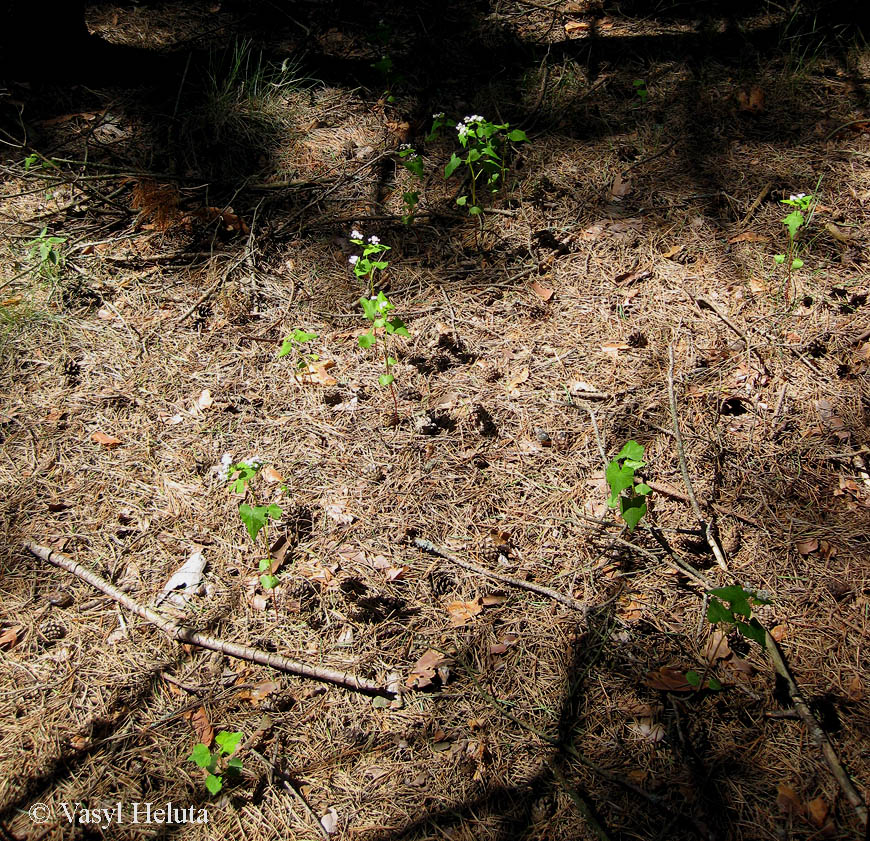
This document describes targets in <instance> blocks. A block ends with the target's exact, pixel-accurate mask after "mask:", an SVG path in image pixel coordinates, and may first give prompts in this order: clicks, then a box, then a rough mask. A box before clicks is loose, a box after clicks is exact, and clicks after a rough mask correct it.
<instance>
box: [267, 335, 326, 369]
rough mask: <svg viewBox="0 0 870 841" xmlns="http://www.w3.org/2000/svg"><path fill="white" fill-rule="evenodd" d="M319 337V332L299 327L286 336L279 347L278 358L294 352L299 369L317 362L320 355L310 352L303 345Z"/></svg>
mask: <svg viewBox="0 0 870 841" xmlns="http://www.w3.org/2000/svg"><path fill="white" fill-rule="evenodd" d="M316 338H317V333H308V332H306V331H305V330H300V329H299V328H298V327H297V328H296V329H295V330H294V331H293V332H292V333H291V334H290V335H289V336H286V337H285V338H284V341H283V342H282V343H281V347H280V348H279V349H278V353H277V356H278V359H283V358H284V357H285V356H290V355H291V354H292V356H293V359H294V361H295V363H296V368H297V370H301V369H303V368H307V367H308V366H309V365H311V364H312V363H314V362H317V360H318V359H320V357H319V356H318V355H317V354H316V353H309V352H307V351H305V350H304V349H303V347H302V346H303V345H304V344H307V343H308V342H313V341H314V340H315V339H316Z"/></svg>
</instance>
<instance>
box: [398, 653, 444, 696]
mask: <svg viewBox="0 0 870 841" xmlns="http://www.w3.org/2000/svg"><path fill="white" fill-rule="evenodd" d="M452 662H453V661H452V660H451V659H450V658H449V657H445V656H444V655H443V654H442V653H441V652H440V651H435V649H434V648H429V649H427V650H426V651H425V652H424V654H423V656H422V657H420V659H419V660H418V661H417V662H416V663H414V665H413V666H412V667H411V673H410V675H408V679H407V680H406V681H405V686H407V687H409V688H410V689H426V688H428V687H430V686H432V685H433V684H434V683H435V682H436V681H441V682H443V678H442V673H443V671H446V667H447V666H448V665H450V664H451V663H452Z"/></svg>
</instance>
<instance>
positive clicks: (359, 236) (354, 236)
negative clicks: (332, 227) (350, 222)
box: [350, 228, 362, 239]
mask: <svg viewBox="0 0 870 841" xmlns="http://www.w3.org/2000/svg"><path fill="white" fill-rule="evenodd" d="M350 238H351V239H362V234H361V233H360V232H359V231H358V230H357V229H356V228H354V229H353V230H352V231H351V232H350Z"/></svg>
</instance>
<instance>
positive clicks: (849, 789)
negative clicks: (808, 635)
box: [764, 631, 867, 826]
mask: <svg viewBox="0 0 870 841" xmlns="http://www.w3.org/2000/svg"><path fill="white" fill-rule="evenodd" d="M764 647H765V649H766V651H767V653H768V655H769V656H770V659H771V660H772V661H773V665H774V668H775V669H776V673H777V674H778V675H779V676H780V677H781V678H782V679H783V680H784V681H785V683H786V685H787V686H788V694H789V696H790V697H791V700H792V703H793V704H794V708H795V711H796V712H797V714H798V716H799V717H800V720H801V721H802V722H803V724H804V727H806V728H807V731H808V732H809V734H810V736H811V738H812V740H813V741H814V742H815V743H816V746H817V747H818V748H819V750H821V752H822V755H823V756H824V757H825V762H827V763H828V768H830V769H831V773H832V774H833V775H834V779H835V780H836V781H837V783H838V784H839V786H840V788H841V789H842V790H843V794H845V795H846V799H847V800H848V801H849V803H851V804H852V808H853V809H854V810H855V813H856V814H857V815H858V820H860V821H861V823H862V824H864V826H867V806H866V804H865V803H864V798H863V797H861V795H860V794H859V793H858V790H857V789H856V788H855V785H854V783H853V782H852V778H851V777H850V776H849V774H848V772H847V771H846V769H845V768H844V767H843V765H842V763H841V762H840V760H839V758H838V757H837V752H836V751H835V750H834V746H833V745H832V744H831V740H830V739H829V738H828V734H827V733H825V731H824V730H822V728H821V725H820V724H819V722H818V721H817V720H816V717H815V716H814V715H813V714H812V712H811V710H810V708H809V706H808V705H807V702H806V699H805V698H804V696H803V693H802V692H801V690H800V687H799V686H798V685H797V681H795V679H794V676H793V675H792V673H791V669H789V667H788V663H786V661H785V657H783V654H782V652H781V651H780V650H779V646H778V645H777V644H776V640H775V639H774V638H773V637H772V636H771V635H770V632H769V631H765V632H764Z"/></svg>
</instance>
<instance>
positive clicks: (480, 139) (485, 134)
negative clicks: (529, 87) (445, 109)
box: [429, 114, 528, 216]
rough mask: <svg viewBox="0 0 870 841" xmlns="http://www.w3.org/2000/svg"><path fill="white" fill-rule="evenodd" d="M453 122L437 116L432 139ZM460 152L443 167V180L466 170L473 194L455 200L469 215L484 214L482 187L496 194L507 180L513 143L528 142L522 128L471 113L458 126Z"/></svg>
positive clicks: (451, 157)
mask: <svg viewBox="0 0 870 841" xmlns="http://www.w3.org/2000/svg"><path fill="white" fill-rule="evenodd" d="M449 124H450V121H449V120H447V119H446V117H445V116H444V115H443V114H438V115H435V118H434V122H433V123H432V131H431V132H430V134H429V138H430V139H431V138H434V137H437V136H438V134H439V133H440V131H441V129H442V128H444V127H445V126H448V125H449ZM456 134H457V140H458V141H459V145H460V146H461V147H462V151H461V153H458V154H457V153H456V152H453V154H452V155H451V156H450V160H449V161H448V162H447V165H446V166H445V167H444V177H445V178H450V176H451V175H453V174H454V173H455V172H456V170H458V169H459V168H460V167H465V169H466V174H467V177H468V180H469V184H470V186H469V192H470V195H461V196H459V198H457V199H456V204H457V205H459V206H460V207H467V208H468V213H469V215H470V216H478V215H480V214H481V213H483V208H482V207H481V206H480V201H479V199H480V191H481V188H485V189H487V190H488V191H489V192H490V193H492V194H495V193H497V192H498V191H499V190H500V189H501V187H502V185H503V184H504V180H505V173H506V171H507V158H508V156H509V153H510V150H511V148H512V144H515V143H524V142H526V141H527V140H528V137H526V133H525V132H524V131H521V130H520V129H513V130H512V129H511V127H510V124H509V123H492V122H490V121H489V120H487V119H486V118H484V117H482V116H481V115H480V114H472V115H471V116H469V117H465V118H464V119H463V120H462V121H461V122H459V123H457V124H456Z"/></svg>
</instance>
